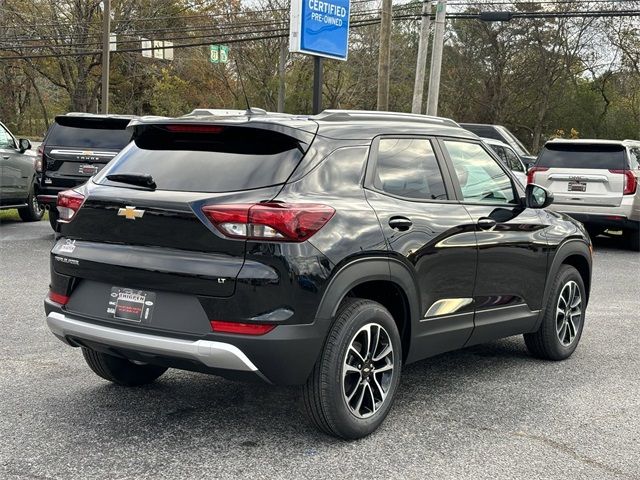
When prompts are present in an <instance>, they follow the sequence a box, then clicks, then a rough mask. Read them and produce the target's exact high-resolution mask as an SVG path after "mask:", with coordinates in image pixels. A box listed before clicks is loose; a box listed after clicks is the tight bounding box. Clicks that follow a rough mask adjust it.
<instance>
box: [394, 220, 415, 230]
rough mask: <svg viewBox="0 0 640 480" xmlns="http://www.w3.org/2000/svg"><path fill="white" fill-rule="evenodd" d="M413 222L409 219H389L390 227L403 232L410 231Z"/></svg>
mask: <svg viewBox="0 0 640 480" xmlns="http://www.w3.org/2000/svg"><path fill="white" fill-rule="evenodd" d="M412 225H413V222H412V221H411V220H409V219H408V218H407V217H391V218H390V219H389V226H390V227H391V228H393V229H394V230H400V231H401V232H404V231H407V230H409V228H411V226H412Z"/></svg>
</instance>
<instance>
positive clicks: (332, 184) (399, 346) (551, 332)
mask: <svg viewBox="0 0 640 480" xmlns="http://www.w3.org/2000/svg"><path fill="white" fill-rule="evenodd" d="M129 128H131V129H132V130H133V138H134V141H133V142H132V143H131V144H129V145H128V146H127V147H126V148H125V149H124V150H123V151H122V152H121V153H120V154H119V155H118V156H117V157H116V158H114V160H113V161H112V162H111V163H110V164H109V165H108V166H107V167H106V168H104V169H103V170H102V171H101V172H100V173H99V174H98V175H96V176H95V177H93V178H92V179H91V180H90V181H89V182H87V183H86V184H85V185H83V186H81V187H79V188H76V189H74V190H68V191H65V192H62V193H60V194H59V195H58V200H57V206H58V211H59V231H60V235H61V237H60V238H59V239H58V240H57V243H56V244H55V246H54V247H53V250H52V251H51V286H50V293H49V295H48V298H47V299H46V300H45V310H46V313H47V324H48V326H49V328H50V329H51V331H52V332H53V333H54V334H55V335H56V336H57V337H58V338H60V339H61V340H63V341H64V342H65V343H67V344H69V345H71V346H74V347H81V349H82V353H83V355H84V358H85V360H86V362H87V363H88V365H89V367H90V368H91V369H92V370H93V371H94V372H95V373H96V374H97V375H99V376H100V377H103V378H105V379H107V380H110V381H112V382H115V383H117V384H120V385H127V386H133V385H141V384H145V383H149V382H152V381H154V380H155V379H156V378H158V377H159V376H160V375H162V374H163V373H164V372H165V371H166V370H167V368H169V367H171V368H179V369H185V370H193V371H198V372H204V373H212V374H215V375H221V376H224V377H230V378H245V379H257V380H261V381H264V382H268V383H273V384H286V385H302V396H303V400H304V401H303V404H304V405H305V408H306V411H307V413H308V416H309V418H310V419H311V421H312V422H313V423H314V424H315V425H316V426H317V427H319V428H320V429H322V430H324V431H325V432H327V433H329V434H332V435H336V436H338V437H342V438H347V439H353V438H359V437H362V436H364V435H367V434H369V433H371V432H372V431H373V430H375V429H376V428H377V427H378V425H380V423H381V422H382V421H383V420H384V418H385V417H386V415H387V413H388V412H389V409H390V408H391V405H392V402H393V398H394V395H395V393H396V390H397V387H398V383H399V381H400V372H401V369H402V367H403V365H405V364H407V363H411V362H415V361H417V360H421V359H424V358H426V357H429V356H433V355H437V354H439V353H442V352H445V351H449V350H454V349H458V348H462V347H465V346H469V345H474V344H478V343H481V342H487V341H489V340H493V339H497V338H501V337H507V336H510V335H517V334H524V340H525V343H526V345H527V347H528V349H529V351H530V352H531V353H532V355H534V356H536V357H540V358H545V359H549V360H562V359H565V358H567V357H569V356H570V355H571V354H572V353H573V351H574V350H575V348H576V346H577V344H578V342H579V340H580V335H581V333H582V329H583V326H584V321H585V309H586V306H587V302H588V298H589V287H590V283H591V242H590V240H589V237H588V235H587V234H586V233H585V231H584V229H583V227H582V226H581V225H580V224H579V223H577V222H576V221H574V220H572V219H571V218H569V217H567V216H565V215H562V214H559V213H555V212H553V211H549V210H546V209H545V208H544V207H546V206H547V205H548V204H549V203H550V202H551V201H552V196H551V194H550V193H549V192H548V191H546V190H545V189H543V188H541V187H538V186H536V185H528V186H527V188H526V190H524V189H523V187H521V186H520V184H519V183H518V182H517V181H515V180H514V179H513V177H512V176H511V173H510V172H509V170H507V169H506V168H504V166H503V165H502V164H501V162H500V161H499V160H498V158H497V157H496V156H495V155H494V153H492V151H491V150H488V149H487V148H486V147H485V146H484V145H483V144H482V142H481V141H480V139H479V138H478V137H476V136H475V135H474V134H472V133H470V132H467V131H465V130H463V129H462V128H460V127H459V126H458V125H457V124H456V123H455V122H453V121H451V120H447V119H441V118H431V117H425V116H420V115H405V114H391V113H380V112H361V111H335V110H333V111H325V112H323V113H321V114H319V115H317V116H292V115H285V114H271V113H266V112H264V111H251V110H249V111H247V112H241V111H237V112H225V114H224V115H223V114H221V113H220V112H217V111H215V110H211V111H204V112H202V111H200V112H197V113H196V114H192V115H186V116H184V117H181V118H174V119H160V118H143V119H139V120H134V121H133V122H132V123H131V125H130V127H129Z"/></svg>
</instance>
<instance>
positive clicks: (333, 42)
mask: <svg viewBox="0 0 640 480" xmlns="http://www.w3.org/2000/svg"><path fill="white" fill-rule="evenodd" d="M350 6H351V2H350V0H291V16H290V18H291V20H290V27H289V51H291V52H299V53H306V54H309V55H315V56H320V57H327V58H333V59H336V60H346V59H347V55H348V52H349V10H350Z"/></svg>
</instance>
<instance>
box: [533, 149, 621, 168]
mask: <svg viewBox="0 0 640 480" xmlns="http://www.w3.org/2000/svg"><path fill="white" fill-rule="evenodd" d="M536 166H539V167H550V168H598V169H623V168H625V148H624V147H623V146H622V145H604V144H603V145H593V144H589V145H585V144H577V143H573V144H571V143H557V144H553V143H547V144H546V145H545V147H544V148H543V150H542V152H541V153H540V156H539V157H538V162H537V163H536Z"/></svg>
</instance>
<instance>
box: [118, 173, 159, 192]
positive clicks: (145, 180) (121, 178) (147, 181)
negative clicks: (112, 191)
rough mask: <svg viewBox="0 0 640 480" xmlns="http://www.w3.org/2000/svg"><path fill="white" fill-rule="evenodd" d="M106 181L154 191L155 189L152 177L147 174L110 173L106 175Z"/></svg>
mask: <svg viewBox="0 0 640 480" xmlns="http://www.w3.org/2000/svg"><path fill="white" fill-rule="evenodd" d="M107 180H111V181H112V182H118V183H128V184H129V185H135V186H137V187H144V188H148V189H149V190H155V189H156V188H157V185H156V182H154V181H153V177H152V176H151V175H149V174H148V173H112V174H111V175H107Z"/></svg>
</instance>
